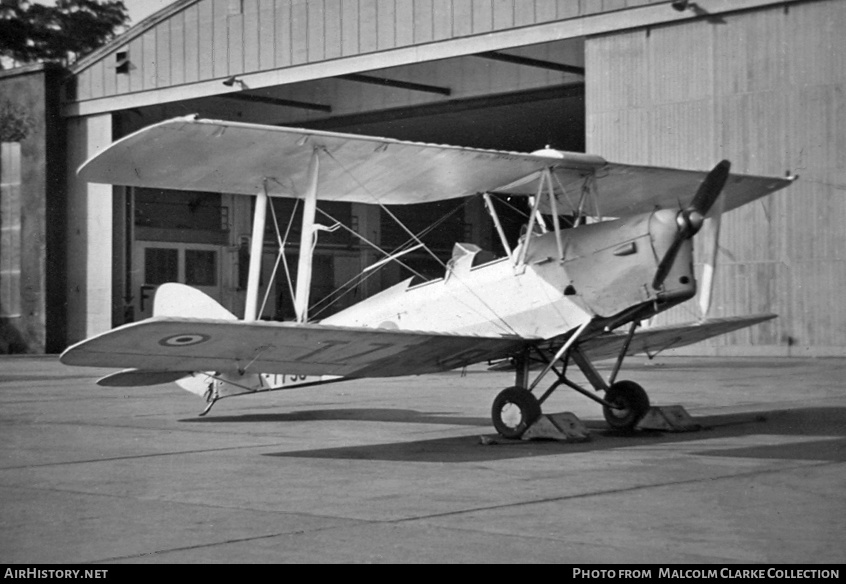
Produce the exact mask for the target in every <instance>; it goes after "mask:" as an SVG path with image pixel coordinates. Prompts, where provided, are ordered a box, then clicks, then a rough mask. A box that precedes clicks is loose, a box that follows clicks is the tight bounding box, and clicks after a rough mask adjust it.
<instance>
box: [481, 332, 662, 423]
mask: <svg viewBox="0 0 846 584" xmlns="http://www.w3.org/2000/svg"><path fill="white" fill-rule="evenodd" d="M589 324H590V322H587V323H585V324H583V325H582V326H581V327H579V329H578V330H577V331H576V332H575V333H574V334H573V335H572V336H571V337H570V338H569V339H568V340H567V342H565V343H564V345H563V346H562V347H560V348H559V349H558V351H557V352H556V353H555V354H554V356H553V357H552V358H551V359H550V358H549V357H548V356H547V355H548V353H550V352H551V351H549V350H548V349H541V348H539V347H529V348H528V349H526V350H525V351H524V352H523V353H522V354H521V355H519V356H518V357H516V358H515V365H516V366H517V372H516V385H515V386H514V387H509V388H507V389H504V390H502V391H501V392H500V393H499V395H497V396H496V399H494V403H493V407H492V408H491V419H492V420H493V425H494V428H496V431H497V432H499V434H500V435H501V436H503V437H504V438H519V437H520V436H522V435H523V432H525V431H526V430H527V429H528V428H529V426H531V425H532V424H533V423H534V422H535V421H537V419H538V418H540V416H541V405H542V404H543V402H544V401H546V399H547V398H548V397H549V396H550V395H552V392H554V391H555V390H556V389H557V388H558V386H559V385H562V384H563V385H566V386H568V387H570V388H572V389H574V390H575V391H578V392H579V393H581V394H582V395H585V396H587V397H589V398H590V399H592V400H594V401H595V402H597V403H599V404H600V405H602V412H603V415H604V416H605V421H606V422H607V423H608V425H609V426H610V427H611V428H612V429H614V430H620V431H630V430H633V429H634V427H635V426H636V425H637V423H638V422H640V420H641V419H643V417H644V416H645V415H646V412H647V411H649V407H650V406H649V397H648V396H647V395H646V392H645V391H644V389H643V388H642V387H641V386H640V385H638V384H637V383H635V382H634V381H617V382H615V378H616V377H617V373H618V372H619V370H620V366H621V365H622V363H623V359H624V358H625V355H626V352H627V351H628V348H629V344H630V342H631V339H632V337H633V336H634V331H635V329H636V328H637V326H638V324H639V323H637V322H633V323H632V325H631V328H630V329H629V334H628V336H627V337H626V340H625V342H624V344H623V347H622V348H621V350H620V353H619V355H618V356H617V362H616V364H615V366H614V369H613V371H612V372H611V375H610V377H609V379H608V381H606V380H605V379H604V378H603V377H602V375H600V374H599V372H598V371H597V370H596V368H595V367H594V366H593V363H591V361H590V359H588V357H587V355H585V353H584V352H583V351H582V350H581V349H580V347H579V345H578V344H577V340H578V338H579V337H580V336H581V334H582V333H583V332H584V331H585V329H586V328H587V326H588V325H589ZM533 353H534V355H533ZM570 361H572V362H573V363H575V364H576V365H577V366H578V367H579V369H580V370H581V372H582V374H583V375H584V376H585V377H586V378H587V380H588V381H589V382H590V384H591V385H592V386H593V388H594V390H596V391H597V392H599V391H602V392H604V393H605V396H604V399H603V398H600V397H599V396H597V395H595V394H594V393H591V392H590V391H588V390H586V389H584V388H582V387H581V386H579V385H577V384H576V383H574V382H572V381H570V380H569V379H567V375H566V374H567V365H568V364H569V362H570ZM559 362H560V363H561V365H562V369H561V371H560V372H559V370H558V369H557V368H556V364H557V363H559ZM533 363H535V364H537V363H545V367H544V368H543V370H542V371H541V372H540V373H539V374H538V376H537V377H536V378H535V380H534V381H533V382H532V383H531V384H529V369H530V368H531V365H532V364H533ZM549 372H553V373H554V374H555V376H556V380H555V381H554V382H553V383H552V385H551V386H550V387H549V389H547V390H546V391H545V392H544V393H543V395H541V396H540V397H539V398H538V397H535V395H534V394H533V393H532V391H533V390H534V389H535V388H536V387H537V386H538V384H539V383H540V382H541V380H542V379H543V378H544V377H545V376H546V375H547V373H549Z"/></svg>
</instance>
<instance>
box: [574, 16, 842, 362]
mask: <svg viewBox="0 0 846 584" xmlns="http://www.w3.org/2000/svg"><path fill="white" fill-rule="evenodd" d="M844 30H846V4H844V3H843V2H841V1H839V0H820V1H814V2H803V3H798V4H790V5H785V6H775V7H768V8H762V9H758V10H750V11H746V12H737V13H731V14H725V15H720V16H718V17H714V18H703V19H699V20H695V21H691V22H685V23H679V24H668V25H662V26H654V27H649V28H640V29H636V30H631V31H626V32H621V33H615V34H609V35H604V36H597V37H591V38H589V39H587V41H586V46H585V52H586V56H585V59H586V67H587V71H588V75H587V85H586V104H587V146H588V151H589V152H595V153H597V154H601V155H603V156H605V157H606V158H608V159H612V160H618V161H620V162H629V163H635V164H653V165H668V166H676V165H678V166H682V167H689V168H699V169H706V168H710V167H711V166H713V164H715V163H716V162H717V161H719V160H720V159H722V158H728V159H730V160H731V161H732V163H733V167H732V168H733V170H735V171H737V172H744V173H751V174H764V175H775V176H784V175H785V174H790V173H795V174H799V175H800V179H799V181H798V182H796V183H795V184H794V185H793V186H792V187H790V188H788V189H787V190H785V191H782V192H780V193H777V194H776V195H774V196H772V197H768V198H766V199H764V200H762V201H759V202H756V203H754V204H752V205H749V206H747V207H744V208H741V209H738V210H735V211H733V212H731V213H728V214H727V215H726V216H725V217H724V218H723V222H722V232H721V239H720V253H719V258H718V269H717V280H716V282H717V285H716V289H715V297H714V300H713V304H712V309H711V312H710V314H711V315H712V316H731V315H742V314H754V313H767V312H772V313H776V314H778V315H779V318H778V319H776V320H774V321H771V322H769V323H765V324H763V325H760V326H758V327H754V328H752V329H748V330H744V331H740V332H737V333H734V334H731V335H726V336H723V337H719V338H716V339H713V340H711V341H708V342H707V350H708V351H710V352H713V353H718V354H720V353H737V352H741V353H743V354H755V353H776V354H802V355H843V354H844V352H846V305H844V304H843V303H842V302H840V301H839V298H840V293H841V292H842V290H843V289H844V287H846V232H844V229H843V225H844V219H846V198H844V197H843V190H844V185H846V61H844V59H846V35H843V31H844ZM701 247H702V246H701V239H700V248H701ZM699 251H700V252H701V249H700V250H699ZM698 257H699V255H698ZM699 316H700V315H699V313H698V311H697V310H696V305H695V304H693V303H688V304H685V305H683V306H681V307H679V308H677V309H675V310H673V311H671V312H669V313H667V314H666V315H662V316H661V318H660V320H659V319H656V322H681V321H689V320H695V319H696V318H698V317H699ZM696 350H697V352H699V353H701V352H702V350H703V349H702V345H697V348H696Z"/></svg>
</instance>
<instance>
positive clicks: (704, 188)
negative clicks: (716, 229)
mask: <svg viewBox="0 0 846 584" xmlns="http://www.w3.org/2000/svg"><path fill="white" fill-rule="evenodd" d="M730 168H731V163H730V162H729V161H728V160H723V161H721V162H719V163H718V164H717V165H716V166H715V167H714V168H713V169H712V170H711V172H709V173H708V175H707V176H706V177H705V180H703V181H702V184H701V185H699V189H698V190H697V191H696V195H694V197H693V200H692V201H691V202H690V205H688V206H687V207H686V208H684V209H682V210H681V211H679V213H678V215H676V224H677V225H678V230H677V231H676V236H675V238H674V239H673V242H672V244H670V248H669V249H668V250H667V253H665V254H664V257H663V258H661V261H660V262H659V263H658V270H656V272H655V278H654V279H653V280H652V287H653V288H654V289H656V290H658V289H659V288H661V285H662V284H663V283H664V279H665V278H666V277H667V274H669V273H670V268H672V267H673V262H675V260H676V254H678V251H679V248H680V247H681V244H682V243H683V242H684V241H685V240H688V239H690V238H691V237H693V236H694V235H696V233H697V232H698V231H699V230H700V229H701V228H702V223H703V222H704V221H705V215H707V214H708V211H710V210H711V207H712V206H713V205H714V203H715V202H716V200H717V198H718V197H719V196H720V192H722V190H723V187H724V186H725V184H726V181H727V180H728V176H729V169H730Z"/></svg>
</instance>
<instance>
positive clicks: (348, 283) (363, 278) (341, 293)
mask: <svg viewBox="0 0 846 584" xmlns="http://www.w3.org/2000/svg"><path fill="white" fill-rule="evenodd" d="M469 202H470V199H467V200H466V201H465V202H464V203H462V204H461V205H457V206H456V207H454V208H453V209H452V210H451V211H449V212H448V213H446V214H444V215H443V216H442V217H441V218H440V219H438V220H437V221H435V222H434V223H432V224H431V225H429V226H427V227H426V228H425V229H423V230H422V231H421V232H420V233H418V234H417V237H418V238H421V239H422V238H423V237H425V236H426V235H428V234H429V233H430V232H431V231H433V230H435V229H437V227H438V226H440V225H441V224H442V223H444V222H445V221H446V220H447V219H449V218H450V217H451V216H452V215H454V214H455V213H456V212H457V211H458V210H459V209H463V208H464V207H466V206H467V205H468V204H469ZM317 210H318V211H319V212H320V213H321V214H323V215H324V216H325V217H327V218H328V219H330V220H331V221H334V222H335V223H336V224H338V225H340V226H341V227H343V228H344V229H347V230H348V231H349V232H350V233H352V234H353V235H355V236H356V237H358V238H359V239H361V240H362V241H364V242H365V243H366V244H368V245H370V246H371V247H373V248H374V249H376V250H377V251H379V252H380V253H382V254H384V255H385V256H386V257H388V258H391V261H394V262H396V263H398V264H399V265H401V266H402V267H403V268H405V269H406V270H408V271H409V272H411V273H412V274H414V275H415V276H417V277H418V278H420V279H421V280H426V279H427V278H426V277H425V276H423V275H422V274H420V273H419V272H418V271H416V270H414V269H412V268H411V267H409V266H408V265H407V264H405V263H403V262H401V261H400V260H399V259H397V258H396V257H392V256H394V255H396V254H398V253H400V252H401V251H403V250H404V249H407V248H408V247H409V246H410V245H412V244H413V243H414V240H413V239H409V240H407V241H405V242H404V243H402V244H400V245H399V246H398V247H397V248H396V249H395V250H394V251H392V252H391V253H388V252H386V251H385V250H383V249H382V248H380V247H379V246H377V245H376V244H374V243H372V242H370V241H368V240H367V239H366V238H365V237H364V236H362V235H361V234H359V233H357V232H356V231H355V230H352V229H349V228H348V227H347V226H346V225H344V224H343V223H341V222H340V221H338V220H337V219H335V218H334V217H332V216H331V215H330V214H329V213H327V212H326V211H323V210H322V209H319V208H318V209H317ZM385 265H387V264H385ZM382 267H384V266H380V267H379V268H378V269H376V270H375V271H373V272H370V273H369V274H367V275H366V276H364V275H363V274H357V275H355V276H353V277H352V278H350V279H349V280H347V281H346V282H345V283H344V284H342V285H341V286H339V287H338V288H337V289H336V290H335V291H333V293H332V294H329V295H328V296H325V297H324V298H322V299H321V300H319V301H317V302H316V303H315V304H314V306H312V307H311V308H310V310H316V309H317V307H319V306H320V305H321V304H323V303H325V302H329V304H327V305H326V306H324V307H322V308H320V310H318V311H317V312H316V313H315V316H318V315H320V314H321V313H323V312H325V311H326V310H328V309H329V308H330V307H331V306H332V305H334V304H335V303H337V302H338V301H340V300H341V298H343V297H344V296H346V295H347V294H349V293H350V292H352V291H353V290H354V286H351V284H352V283H353V282H355V281H356V280H357V279H359V278H361V282H360V283H363V282H366V281H367V279H368V278H369V277H370V276H372V275H373V274H375V273H377V272H378V271H379V270H381V269H382ZM345 288H346V289H345ZM334 295H337V298H334V299H332V300H331V302H330V301H329V299H331V298H332V296H334Z"/></svg>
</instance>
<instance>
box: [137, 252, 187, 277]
mask: <svg viewBox="0 0 846 584" xmlns="http://www.w3.org/2000/svg"><path fill="white" fill-rule="evenodd" d="M178 281H179V250H178V249H173V248H154V247H151V248H147V249H146V250H144V283H145V284H148V285H151V286H158V285H159V284H164V283H165V282H178Z"/></svg>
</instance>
